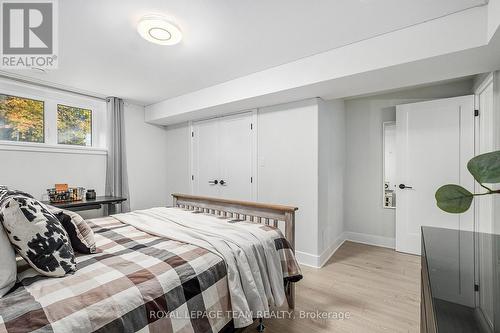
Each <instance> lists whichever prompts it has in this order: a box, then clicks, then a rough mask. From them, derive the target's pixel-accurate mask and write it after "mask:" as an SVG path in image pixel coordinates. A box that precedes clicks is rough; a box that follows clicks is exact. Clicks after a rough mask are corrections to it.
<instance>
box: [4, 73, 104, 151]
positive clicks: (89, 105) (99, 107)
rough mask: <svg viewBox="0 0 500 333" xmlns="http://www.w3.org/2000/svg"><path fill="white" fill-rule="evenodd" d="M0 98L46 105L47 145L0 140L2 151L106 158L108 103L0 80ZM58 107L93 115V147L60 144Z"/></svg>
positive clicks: (45, 138) (45, 127)
mask: <svg viewBox="0 0 500 333" xmlns="http://www.w3.org/2000/svg"><path fill="white" fill-rule="evenodd" d="M0 94H4V95H10V96H15V97H20V98H28V99H32V100H36V101H41V102H43V103H44V131H43V132H44V142H43V143H41V142H24V141H10V140H0V150H21V151H42V152H61V153H75V154H98V155H105V154H107V146H106V133H105V131H106V122H107V119H106V101H105V100H102V99H99V98H94V97H87V96H83V95H79V94H76V93H70V92H65V91H60V90H58V89H54V88H46V87H42V86H36V85H33V84H28V83H21V82H17V81H13V80H9V79H2V78H0ZM58 104H62V105H65V106H71V107H75V108H81V109H88V110H91V111H92V117H91V119H92V120H91V121H92V122H91V127H92V129H91V130H92V142H91V143H92V145H91V146H79V145H69V144H58V143H57V105H58Z"/></svg>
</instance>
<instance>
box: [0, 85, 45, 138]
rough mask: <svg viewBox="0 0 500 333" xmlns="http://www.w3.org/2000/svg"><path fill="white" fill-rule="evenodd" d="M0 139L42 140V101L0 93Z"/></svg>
mask: <svg viewBox="0 0 500 333" xmlns="http://www.w3.org/2000/svg"><path fill="white" fill-rule="evenodd" d="M0 140H7V141H23V142H40V143H41V142H44V141H45V140H44V103H43V102H42V101H37V100H34V99H29V98H23V97H16V96H10V95H4V94H0Z"/></svg>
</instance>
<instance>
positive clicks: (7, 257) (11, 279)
mask: <svg viewBox="0 0 500 333" xmlns="http://www.w3.org/2000/svg"><path fill="white" fill-rule="evenodd" d="M16 277H17V265H16V253H15V252H14V249H13V248H12V245H11V244H10V241H9V238H8V237H7V235H6V234H5V231H4V230H3V227H2V224H1V223H0V297H2V296H3V295H5V294H6V293H7V292H8V291H9V290H10V289H11V288H12V287H13V286H14V284H15V283H16Z"/></svg>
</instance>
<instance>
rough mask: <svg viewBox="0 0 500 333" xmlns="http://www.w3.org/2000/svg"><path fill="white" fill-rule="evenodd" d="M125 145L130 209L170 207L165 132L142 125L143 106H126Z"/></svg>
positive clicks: (161, 128) (155, 127)
mask: <svg viewBox="0 0 500 333" xmlns="http://www.w3.org/2000/svg"><path fill="white" fill-rule="evenodd" d="M125 144H126V149H127V167H128V178H129V190H130V209H131V210H137V209H146V208H151V207H157V206H166V205H167V204H169V203H170V198H169V195H168V190H167V188H166V184H167V175H168V174H169V172H168V170H169V165H168V163H167V156H166V154H165V151H166V150H167V147H168V142H167V131H166V129H165V128H164V127H160V126H156V125H150V124H147V123H145V122H144V107H142V106H137V105H133V104H129V103H125Z"/></svg>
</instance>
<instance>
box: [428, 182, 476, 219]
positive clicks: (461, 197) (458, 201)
mask: <svg viewBox="0 0 500 333" xmlns="http://www.w3.org/2000/svg"><path fill="white" fill-rule="evenodd" d="M473 198H474V196H473V194H472V193H470V192H469V191H467V190H466V189H465V188H463V187H462V186H458V185H452V184H448V185H444V186H441V187H440V188H439V189H438V190H437V191H436V201H437V205H438V207H439V208H441V209H442V210H444V211H445V212H447V213H453V214H459V213H464V212H466V211H467V210H468V209H469V208H470V205H471V204H472V199H473Z"/></svg>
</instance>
